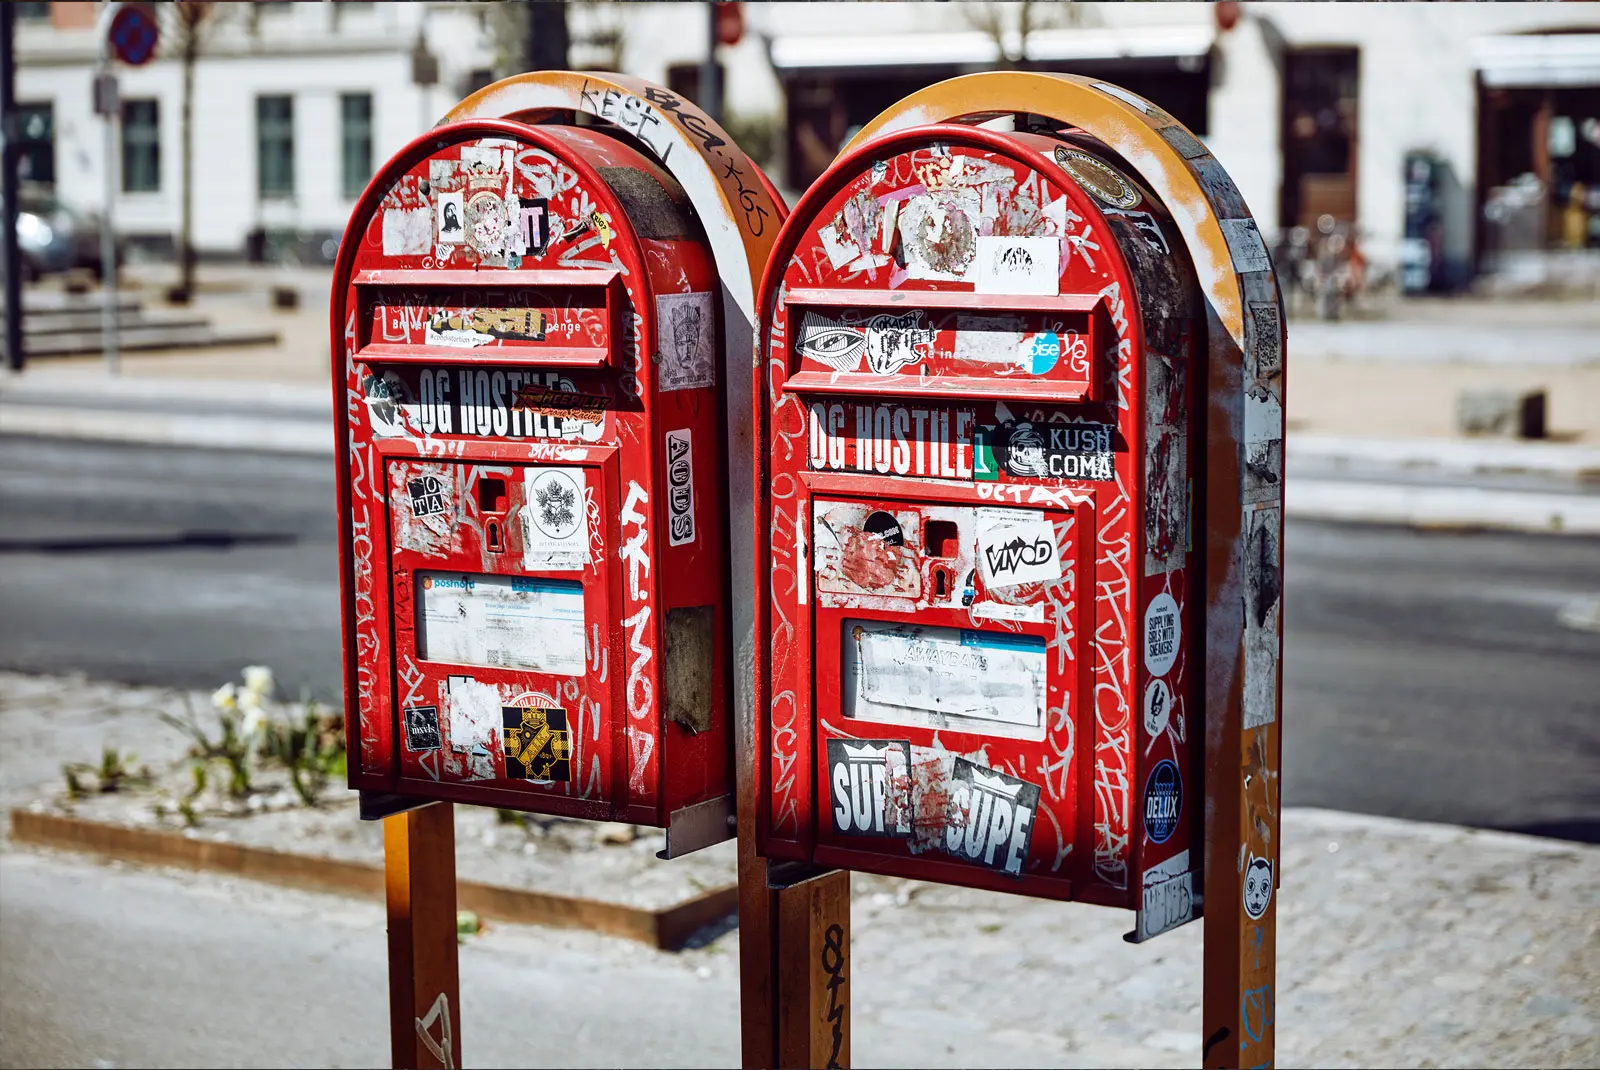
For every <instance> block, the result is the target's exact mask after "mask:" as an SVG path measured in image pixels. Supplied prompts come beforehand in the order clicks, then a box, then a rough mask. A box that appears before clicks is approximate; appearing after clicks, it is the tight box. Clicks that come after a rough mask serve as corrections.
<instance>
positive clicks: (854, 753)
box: [828, 739, 911, 839]
mask: <svg viewBox="0 0 1600 1070" xmlns="http://www.w3.org/2000/svg"><path fill="white" fill-rule="evenodd" d="M828 783H829V784H830V785H831V787H832V790H833V830H834V831H835V832H838V833H841V834H843V835H846V836H893V837H896V838H898V839H905V838H907V837H909V836H910V835H911V743H910V741H909V740H904V739H830V740H828Z"/></svg>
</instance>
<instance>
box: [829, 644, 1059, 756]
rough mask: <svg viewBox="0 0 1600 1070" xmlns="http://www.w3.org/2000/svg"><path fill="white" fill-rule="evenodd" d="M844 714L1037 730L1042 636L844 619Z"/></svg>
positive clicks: (1040, 706) (899, 721)
mask: <svg viewBox="0 0 1600 1070" xmlns="http://www.w3.org/2000/svg"><path fill="white" fill-rule="evenodd" d="M844 634H845V644H846V646H845V651H846V669H845V694H846V696H847V698H846V701H845V704H844V706H845V716H846V717H857V718H861V719H863V720H875V721H889V722H892V723H897V724H916V725H922V726H925V727H933V728H939V727H958V726H957V725H955V724H953V722H954V721H958V720H959V721H965V722H968V723H966V724H964V725H960V726H959V727H960V728H961V730H963V731H969V732H972V731H979V732H989V731H992V730H994V729H1001V728H1005V727H1009V728H1010V729H1012V730H1013V731H1009V732H1006V733H1005V734H1008V735H1016V734H1019V733H1018V731H1017V730H1020V731H1021V733H1022V734H1028V733H1033V732H1037V731H1042V729H1043V726H1044V716H1045V703H1046V691H1045V665H1046V662H1045V643H1044V639H1043V637H1041V636H1033V635H1015V634H1013V633H1009V632H980V631H973V630H971V629H967V628H938V627H921V626H917V625H908V624H897V623H893V622H890V621H873V620H855V619H852V620H847V621H845V623H844Z"/></svg>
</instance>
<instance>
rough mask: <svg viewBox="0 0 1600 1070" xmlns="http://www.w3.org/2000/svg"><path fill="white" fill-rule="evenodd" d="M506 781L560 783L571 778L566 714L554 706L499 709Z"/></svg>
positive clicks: (569, 738) (569, 739)
mask: <svg viewBox="0 0 1600 1070" xmlns="http://www.w3.org/2000/svg"><path fill="white" fill-rule="evenodd" d="M500 718H501V722H500V723H501V732H502V733H503V734H504V739H505V754H506V779H507V780H538V781H543V782H545V783H561V784H564V783H566V782H567V781H569V780H571V779H572V738H571V736H570V735H569V734H568V732H567V711H566V710H564V709H562V708H560V707H558V706H502V707H500Z"/></svg>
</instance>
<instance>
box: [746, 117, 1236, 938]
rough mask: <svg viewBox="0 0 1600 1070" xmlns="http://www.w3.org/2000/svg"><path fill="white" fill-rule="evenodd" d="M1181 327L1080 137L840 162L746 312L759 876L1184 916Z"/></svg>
mask: <svg viewBox="0 0 1600 1070" xmlns="http://www.w3.org/2000/svg"><path fill="white" fill-rule="evenodd" d="M1203 309H1204V305H1203V303H1202V301H1201V299H1200V296H1199V288H1198V285H1197V281H1196V277H1195V271H1194V268H1193V266H1192V265H1191V262H1190V260H1189V257H1188V254H1187V252H1186V250H1185V245H1184V242H1183V240H1182V237H1181V235H1180V234H1179V233H1178V230H1177V228H1176V227H1175V225H1174V223H1173V221H1172V219H1171V218H1170V216H1169V215H1168V213H1167V212H1166V210H1165V209H1164V208H1163V207H1162V205H1161V203H1160V202H1159V201H1158V200H1157V199H1156V197H1155V196H1154V195H1153V194H1152V193H1151V192H1150V191H1149V190H1147V189H1146V188H1145V187H1144V186H1143V185H1142V184H1141V182H1140V181H1139V179H1138V178H1137V177H1136V176H1135V173H1134V172H1133V170H1132V169H1131V168H1129V167H1128V166H1127V164H1126V163H1125V162H1124V161H1122V160H1121V159H1120V158H1119V157H1118V156H1117V155H1116V154H1115V153H1114V152H1113V151H1111V150H1110V149H1109V148H1108V147H1107V146H1106V145H1104V144H1102V143H1101V142H1099V141H1097V140H1095V139H1094V138H1092V137H1090V136H1088V135H1087V134H1085V133H1083V132H1082V131H1077V130H1073V129H1065V130H1060V131H1056V132H1049V133H1002V132H997V131H991V130H987V129H980V128H976V127H973V126H969V125H935V126H920V127H912V128H910V129H906V130H902V131H900V132H897V133H890V134H887V135H885V136H882V137H880V138H877V139H875V140H873V141H871V142H868V143H866V144H864V145H862V146H860V147H859V148H858V149H856V150H854V151H850V152H847V153H845V154H844V155H842V156H841V157H840V158H839V159H838V160H836V161H835V162H834V164H833V166H832V167H831V168H830V169H829V170H828V172H827V173H826V174H825V175H824V176H823V177H822V178H820V179H819V180H818V181H817V183H816V184H815V185H814V186H813V187H812V188H811V189H810V190H809V191H808V192H807V193H806V195H805V197H804V198H803V199H802V200H801V202H800V204H799V206H798V207H797V208H796V209H795V211H794V212H793V214H792V215H791V216H790V217H789V219H788V221H787V223H786V224H785V227H784V229H783V231H782V233H781V234H780V236H779V239H778V244H777V247H776V249H775V251H774V255H773V256H772V258H771V261H770V263H769V267H768V270H767V275H766V278H765V280H764V283H763V286H762V292H761V298H760V314H761V345H762V352H763V354H764V356H763V357H762V359H761V360H760V361H759V362H758V363H759V368H758V372H757V380H758V382H757V408H756V411H757V412H758V414H760V419H761V420H762V424H761V426H760V428H759V429H758V440H759V445H758V449H759V451H760V453H761V456H760V458H759V461H758V478H757V492H758V495H759V496H760V497H759V498H758V515H759V516H762V517H763V520H764V526H765V539H766V544H765V547H764V550H765V554H758V559H759V560H761V562H762V563H761V564H760V565H759V566H758V569H759V571H760V576H759V578H758V581H757V590H756V599H757V613H758V617H757V621H758V623H757V635H758V636H761V635H764V634H765V635H770V636H771V640H770V646H768V647H767V648H766V649H765V651H764V652H763V653H762V654H761V655H760V656H758V660H757V672H758V680H759V682H758V689H757V701H758V715H757V721H758V727H759V733H758V747H759V757H760V760H759V762H758V766H759V769H760V775H761V780H760V787H759V790H758V806H759V810H758V830H759V831H758V837H759V846H760V849H761V851H762V853H763V854H766V855H767V856H769V857H773V858H785V859H794V860H801V861H810V862H815V863H818V864H823V865H832V866H840V867H847V868H850V869H857V870H866V871H872V872H878V873H886V874H893V875H899V876H905V877H914V878H919V879H924V880H934V881H942V882H947V883H953V884H965V885H973V886H978V887H987V888H994V889H999V890H1005V891H1014V892H1019V893H1023V894H1027V895H1036V896H1043V897H1050V898H1057V899H1077V900H1086V901H1090V902H1096V903H1102V904H1106V905H1112V906H1121V907H1130V908H1136V909H1138V910H1139V921H1138V927H1137V931H1136V933H1135V934H1132V938H1134V939H1144V938H1147V937H1149V936H1152V935H1154V934H1156V933H1157V932H1160V931H1163V930H1165V929H1168V928H1171V927H1172V926H1174V925H1176V924H1180V923H1182V922H1184V921H1187V920H1190V918H1192V917H1194V916H1196V914H1197V909H1196V902H1195V898H1196V897H1195V894H1194V893H1195V892H1196V891H1197V885H1196V884H1195V881H1194V875H1195V874H1196V873H1197V872H1198V854H1199V851H1198V844H1199V836H1200V828H1201V813H1200V810H1201V807H1200V806H1199V805H1198V803H1199V800H1200V799H1201V797H1202V796H1201V791H1200V784H1199V781H1200V777H1201V774H1202V759H1203V738H1204V730H1203V726H1202V724H1201V713H1200V711H1201V703H1200V695H1199V691H1198V688H1199V685H1200V682H1201V681H1200V677H1201V673H1200V671H1199V666H1200V665H1201V664H1202V662H1201V661H1200V657H1201V654H1200V645H1199V644H1200V641H1201V637H1200V635H1199V634H1198V632H1199V629H1198V628H1197V627H1196V622H1197V621H1199V620H1200V619H1201V617H1200V615H1199V613H1198V605H1199V604H1200V602H1201V599H1200V597H1199V595H1198V592H1199V590H1200V588H1199V586H1198V580H1197V578H1196V572H1197V568H1196V563H1194V562H1192V561H1191V557H1190V553H1189V551H1190V546H1191V516H1190V510H1191V501H1192V494H1193V491H1194V487H1193V485H1192V479H1191V473H1193V472H1195V471H1197V469H1198V466H1197V464H1196V453H1195V451H1196V450H1197V449H1198V446H1199V443H1200V442H1201V440H1202V435H1201V433H1200V426H1201V425H1200V424H1199V422H1198V421H1199V410H1200V406H1199V405H1198V404H1197V399H1198V398H1201V397H1203V391H1204V383H1205V361H1206V353H1205V334H1204V332H1205V320H1204V311H1203Z"/></svg>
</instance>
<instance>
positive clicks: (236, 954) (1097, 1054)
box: [0, 674, 1600, 1067]
mask: <svg viewBox="0 0 1600 1070" xmlns="http://www.w3.org/2000/svg"><path fill="white" fill-rule="evenodd" d="M160 696H161V693H160V692H156V691H154V690H151V689H138V688H119V687H115V686H113V685H107V684H96V683H86V682H84V681H81V680H70V679H43V678H31V677H19V676H15V675H10V674H0V710H3V711H4V716H0V795H3V797H4V801H5V803H6V805H8V806H13V805H19V804H23V805H25V803H24V802H23V800H25V799H26V798H28V797H30V796H33V795H36V793H37V792H38V791H39V790H41V788H46V787H47V786H48V785H50V784H52V783H59V779H58V777H59V775H58V773H57V772H56V766H57V765H58V764H59V762H61V761H65V760H73V759H86V758H91V757H93V756H94V754H95V753H96V752H97V751H98V748H99V746H100V745H101V743H102V741H106V742H116V743H118V744H120V745H122V746H129V745H132V746H135V747H139V746H140V744H141V741H142V743H143V744H144V746H145V747H149V746H151V745H155V746H156V748H157V750H159V749H160V746H161V744H160V742H159V741H160V740H161V739H162V738H164V734H167V730H164V729H162V728H161V726H159V725H157V724H155V723H154V718H153V714H151V713H150V712H148V709H149V707H150V706H152V705H154V704H155V703H156V702H158V701H159V700H160ZM197 701H201V702H203V701H205V696H203V695H201V696H197ZM141 709H143V710H145V711H146V712H140V710H141ZM142 756H143V757H144V758H145V759H147V760H155V759H157V757H158V755H157V754H156V753H155V752H153V751H148V750H146V751H143V752H142ZM1282 834H1283V855H1282V874H1283V883H1282V887H1281V888H1280V890H1279V892H1278V903H1279V907H1278V911H1279V913H1278V919H1279V925H1278V975H1277V984H1276V992H1275V998H1274V999H1273V1000H1272V1003H1271V1005H1272V1008H1273V1010H1272V1013H1273V1016H1274V1020H1275V1024H1276V1027H1277V1031H1278V1034H1277V1035H1278V1062H1279V1064H1280V1065H1283V1066H1328V1067H1336V1066H1560V1067H1584V1066H1593V1065H1596V1064H1597V1063H1600V910H1597V907H1600V897H1597V892H1596V889H1597V888H1600V848H1597V847H1594V846H1587V845H1582V844H1573V843H1567V842H1562V841H1556V840H1540V839H1534V838H1530V837H1525V836H1514V835H1506V834H1500V833H1492V832H1474V831H1468V830H1464V829H1459V828H1453V827H1448V826H1439V825H1427V824H1418V823H1412V822H1404V821H1395V820H1390V819H1384V818H1373V817H1365V816H1360V815H1353V814H1342V813H1335V812H1331V811H1324V810H1308V809H1294V808H1291V809H1288V810H1287V811H1285V813H1284V815H1283V824H1282ZM661 865H672V863H661ZM461 876H462V878H463V879H471V877H472V874H470V873H467V872H462V873H461ZM0 882H3V885H4V887H5V889H6V903H7V910H6V911H5V912H4V913H3V914H0V925H4V926H5V938H4V940H0V980H3V981H5V982H7V988H8V990H9V989H11V988H12V986H18V987H20V988H21V989H23V990H24V991H26V992H27V993H28V997H27V999H26V1000H22V999H19V1000H8V1001H5V1003H4V1005H0V1015H3V1016H4V1017H0V1037H3V1039H0V1062H5V1063H7V1064H15V1065H40V1064H45V1063H68V1064H71V1063H74V1062H76V1063H87V1062H89V1061H90V1060H91V1059H96V1058H98V1059H103V1060H109V1061H110V1062H111V1063H113V1064H115V1065H128V1064H156V1065H162V1064H166V1065H173V1064H177V1063H193V1064H197V1065H198V1064H203V1063H205V1062H207V1061H208V1060H209V1061H213V1062H214V1061H217V1060H218V1059H221V1058H223V1056H224V1055H227V1056H230V1058H229V1059H228V1060H227V1061H233V1062H238V1063H240V1064H250V1065H284V1064H285V1063H291V1062H292V1063H298V1064H308V1063H314V1064H318V1065H330V1064H335V1065H348V1064H367V1063H371V1062H375V1061H379V1062H381V1060H382V1058H383V1052H384V1048H383V1044H384V1038H385V1036H386V1034H385V1032H384V1029H385V1022H386V1019H385V1018H384V1015H383V1004H382V991H383V984H384V980H383V978H384V974H383V953H384V951H383V948H384V943H383V941H384V937H383V925H384V921H383V911H382V907H381V904H377V903H371V902H367V901H361V900H342V899H337V898H333V897H328V896H320V895H313V894H309V893H301V892H295V891H286V890H283V889H279V888H272V887H268V886H265V885H253V884H250V883H249V882H245V881H238V880H231V879H226V878H218V877H211V876H207V875H194V874H187V873H186V874H181V875H180V874H170V873H167V872H164V871H160V870H144V869H140V868H137V867H126V866H114V867H106V866H95V865H90V864H87V863H85V862H83V861H81V860H79V859H75V858H68V857H65V856H58V855H50V854H41V853H36V852H31V851H19V850H18V849H16V848H14V847H12V846H9V845H7V846H6V847H5V848H4V849H3V850H0ZM852 888H853V892H854V895H853V906H852V928H853V934H852V942H851V959H850V966H849V969H850V975H849V977H850V989H851V1014H852V1035H853V1051H854V1060H853V1061H854V1064H855V1065H857V1066H1116V1065H1120V1066H1152V1067H1167V1066H1172V1067H1177V1066H1192V1065H1194V1064H1195V1063H1196V1061H1197V1057H1198V1049H1199V1043H1200V1033H1201V1028H1200V965H1201V949H1202V939H1203V936H1204V928H1203V923H1202V924H1196V925H1189V926H1185V927H1183V928H1180V929H1178V930H1176V931H1174V932H1172V933H1169V934H1166V935H1163V936H1161V937H1160V938H1158V939H1156V940H1154V941H1152V942H1149V943H1146V944H1143V945H1138V946H1133V945H1128V944H1125V943H1124V942H1123V941H1122V939H1121V934H1122V933H1123V932H1125V931H1126V930H1127V929H1128V928H1129V925H1130V922H1131V915H1130V914H1128V913H1126V912H1122V911H1113V910H1108V909H1105V908H1099V907H1090V906H1083V905H1079V904H1059V903H1049V902H1041V901H1036V900H1027V899H1020V898H1015V897H1011V896H1004V895H999V894H996V893H988V892H975V891H970V890H965V889H958V888H948V887H942V886H936V885H926V884H919V883H915V882H907V881H899V880H890V879H886V878H877V877H868V876H861V875H857V876H856V877H855V878H853V880H852ZM130 918H137V919H138V921H137V924H131V923H130V922H129V919H130ZM486 920H487V922H488V929H487V932H486V933H485V934H484V935H483V936H480V937H476V938H473V939H471V940H469V941H468V942H467V944H466V946H465V947H464V948H463V949H462V954H461V960H462V1000H463V1004H464V1005H463V1007H462V1008H461V1015H462V1018H461V1019H459V1020H460V1021H461V1022H462V1026H461V1028H462V1030H463V1037H464V1042H465V1048H466V1051H467V1052H468V1053H470V1055H469V1057H470V1060H471V1062H472V1063H473V1064H474V1065H481V1066H496V1065H503V1066H516V1065H527V1063H528V1061H529V1060H530V1058H535V1056H534V1055H533V1054H532V1052H533V1051H534V1049H531V1048H530V1047H529V1046H528V1040H529V1037H528V1035H527V1034H526V1032H525V1031H524V1030H519V1029H507V1028H504V1023H505V1021H507V1020H508V1019H513V1018H517V1017H519V1016H526V1015H529V1014H530V1013H532V1014H535V1015H542V1016H551V1015H554V1016H555V1017H554V1019H553V1020H557V1021H560V1022H562V1023H564V1025H563V1028H562V1029H560V1030H557V1031H554V1032H547V1033H545V1034H543V1036H544V1037H546V1038H548V1039H550V1040H552V1041H555V1042H554V1043H551V1044H548V1045H545V1046H542V1047H541V1048H539V1049H538V1051H539V1053H540V1054H539V1055H538V1056H537V1058H538V1059H540V1060H543V1061H542V1062H541V1065H545V1064H548V1065H573V1066H594V1065H613V1064H616V1063H618V1062H630V1063H653V1064H657V1065H702V1066H703V1065H732V1064H733V1063H734V1062H735V1061H736V1059H737V1050H738V1049H737V1028H738V1024H737V1023H738V1011H737V1006H738V1004H737V993H738V954H737V950H738V944H737V941H738V932H737V930H736V929H735V930H733V931H729V932H725V933H723V934H721V935H715V934H713V935H714V938H713V939H711V941H710V943H709V944H707V945H705V946H703V947H701V948H698V949H696V950H690V951H685V952H681V953H677V954H671V953H662V952H654V951H650V950H647V949H644V948H641V947H639V946H638V945H634V944H629V943H625V942H622V941H617V940H610V939H606V938H602V937H596V936H590V935H587V934H583V933H574V932H562V931H557V930H548V929H532V928H526V927H521V926H511V925H501V924H497V923H496V921H495V919H494V918H492V917H491V918H488V919H486ZM162 949H166V950H165V951H163V950H162ZM313 962H315V965H312V963H313ZM24 979H25V980H26V983H23V981H24ZM86 993H87V994H88V995H89V998H91V999H92V1000H93V1005H94V1006H95V1014H94V1015H91V1016H76V1017H71V1018H70V1021H68V1024H67V1025H66V1026H62V1025H61V1024H60V1019H59V1017H58V1016H57V1017H55V1018H50V1017H48V1016H47V1014H48V1009H49V1008H50V1007H52V1006H54V1007H59V1006H61V1005H65V1004H66V1003H68V1002H71V1001H72V1000H74V999H81V998H82V997H83V996H84V995H85V994H86ZM152 993H163V994H165V998H166V999H168V1000H169V1001H170V1000H178V1001H179V1002H178V1003H175V1004H171V1005H169V1006H168V1007H167V1011H168V1013H166V1014H161V1013H159V1008H158V1007H157V1006H156V1005H155V1004H159V1003H160V1002H161V1000H159V999H158V1000H155V1001H154V1002H152V999H151V998H150V997H151V994H152ZM283 999H292V1000H293V1003H292V1009H293V1014H294V1020H295V1022H296V1026H295V1028H294V1029H293V1030H291V1031H289V1034H284V1032H283V1030H282V1024H283V1021H284V1018H283V1016H282V1012H283V1011H284V1010H285V1009H286V1008H288V1007H289V1006H290V1005H289V1004H286V1003H283V1002H281V1000H283ZM172 1005H179V1006H182V1007H183V1013H182V1014H178V1015H172V1014H170V1010H171V1006H172ZM35 1010H36V1011H37V1013H35ZM47 1022H48V1023H50V1024H49V1025H48V1026H47V1025H46V1024H45V1023H47ZM152 1023H158V1024H156V1025H154V1026H152ZM219 1023H220V1027H219ZM312 1038H315V1040H316V1042H315V1043H313V1042H311V1040H312ZM91 1045H92V1046H91Z"/></svg>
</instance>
